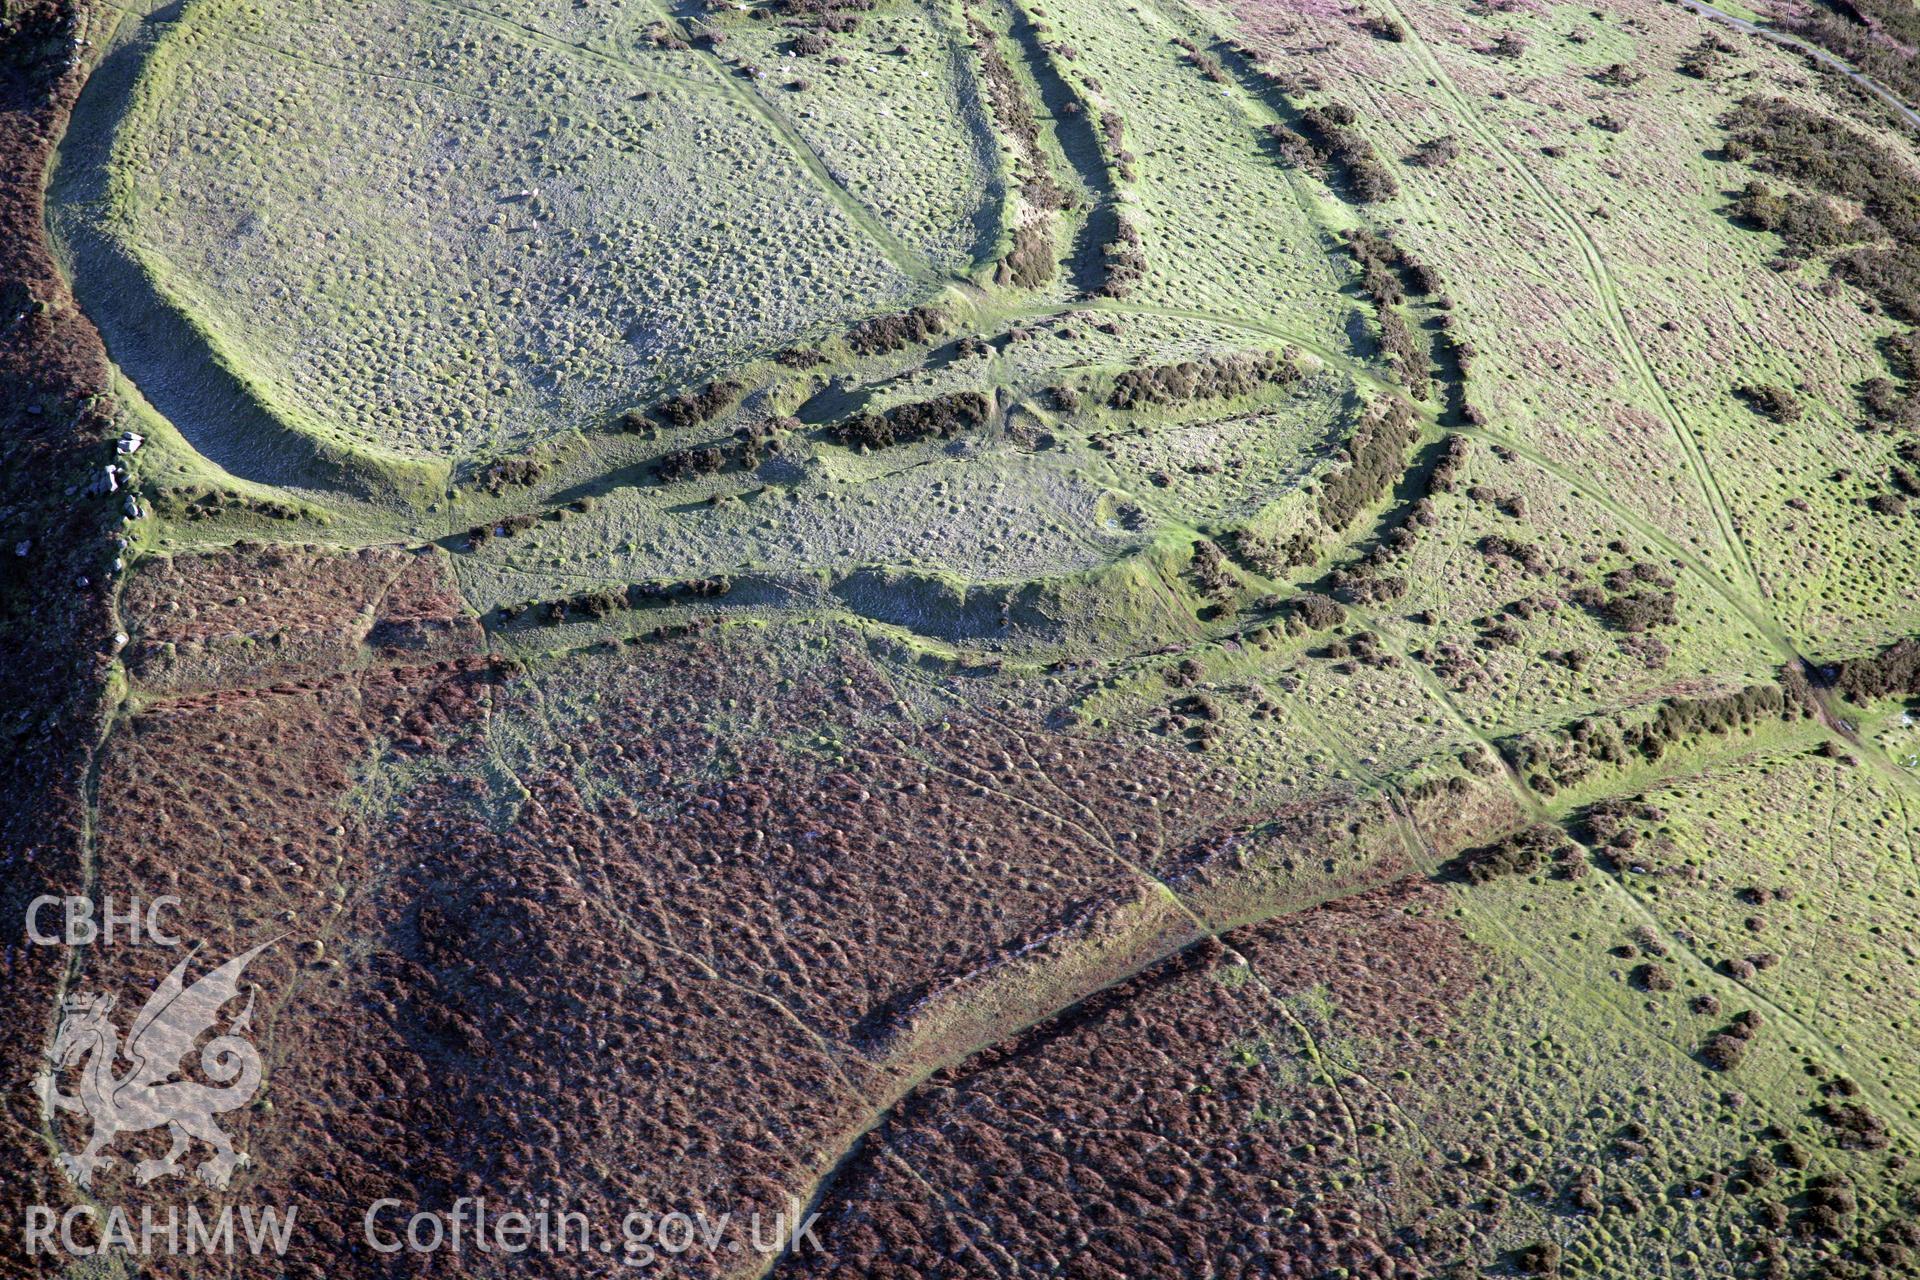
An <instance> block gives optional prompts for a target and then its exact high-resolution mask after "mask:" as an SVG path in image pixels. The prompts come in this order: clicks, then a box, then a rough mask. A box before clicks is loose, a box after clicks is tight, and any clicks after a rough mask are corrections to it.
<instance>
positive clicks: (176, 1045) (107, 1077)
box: [34, 939, 278, 1187]
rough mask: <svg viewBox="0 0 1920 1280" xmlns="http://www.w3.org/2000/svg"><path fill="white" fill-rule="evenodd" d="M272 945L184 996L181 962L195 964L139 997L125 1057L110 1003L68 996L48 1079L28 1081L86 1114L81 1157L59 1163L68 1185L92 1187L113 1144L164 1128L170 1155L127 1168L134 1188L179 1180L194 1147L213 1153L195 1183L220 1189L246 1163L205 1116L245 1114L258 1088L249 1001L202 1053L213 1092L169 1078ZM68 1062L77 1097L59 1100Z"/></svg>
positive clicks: (49, 1098)
mask: <svg viewBox="0 0 1920 1280" xmlns="http://www.w3.org/2000/svg"><path fill="white" fill-rule="evenodd" d="M275 941H278V939H273V940H269V941H267V942H263V943H261V944H260V945H259V946H257V947H255V948H254V949H253V950H251V951H249V952H246V953H245V954H244V955H238V956H235V957H234V958H233V959H231V960H229V961H227V962H226V963H225V964H223V965H221V966H220V967H219V968H218V969H215V970H213V971H212V972H211V973H208V974H206V975H205V976H203V977H202V978H200V980H199V981H197V982H195V983H194V984H193V985H192V986H190V987H189V986H187V985H186V971H187V961H188V960H191V959H192V958H193V957H192V956H191V955H189V956H188V957H187V958H186V959H185V960H182V961H181V962H180V963H179V964H178V965H175V966H174V969H173V972H172V973H170V974H168V975H167V977H166V980H165V981H164V982H162V983H161V984H160V986H159V987H158V988H157V989H156V990H155V991H154V993H153V994H152V995H151V996H149V997H148V998H147V1003H146V1004H145V1005H144V1006H143V1007H142V1008H141V1010H140V1014H139V1016H138V1017H136V1018H135V1019H134V1020H133V1027H132V1029H131V1030H130V1031H129V1032H128V1033H127V1042H126V1045H125V1046H124V1048H123V1047H122V1046H121V1044H120V1037H119V1035H118V1033H117V1031H116V1029H115V1027H114V1025H113V1023H112V1021H110V1020H109V1018H108V1016H107V1015H108V1014H110V1013H111V1012H112V1011H113V1004H114V998H113V997H112V996H110V995H80V996H70V997H68V999H67V1000H66V1001H65V1003H64V1004H63V1006H62V1012H63V1016H62V1018H61V1021H60V1029H59V1031H58V1032H57V1033H56V1034H55V1036H54V1038H53V1047H52V1048H51V1049H49V1050H48V1051H47V1059H48V1062H49V1064H50V1070H46V1071H42V1072H41V1073H40V1075H39V1076H37V1077H36V1078H35V1080H34V1084H35V1087H36V1089H37V1090H38V1092H39V1094H40V1097H41V1100H42V1102H43V1103H44V1104H46V1105H48V1106H51V1107H57V1108H59V1109H60V1110H62V1111H68V1112H81V1113H84V1114H85V1115H86V1116H88V1117H89V1118H90V1119H91V1120H92V1121H93V1133H92V1135H91V1136H90V1137H89V1138H88V1140H87V1145H86V1149H85V1150H83V1151H81V1152H80V1154H78V1155H73V1154H71V1153H62V1154H61V1156H60V1167H61V1168H62V1169H63V1170H64V1171H65V1172H66V1175H67V1177H68V1178H70V1179H71V1180H73V1181H74V1182H76V1183H78V1184H79V1185H80V1186H83V1187H89V1186H92V1185H93V1174H94V1171H95V1170H96V1169H100V1168H102V1167H104V1166H106V1165H109V1164H112V1163H113V1157H111V1156H108V1155H104V1154H102V1153H103V1152H104V1151H105V1150H106V1149H107V1148H108V1147H109V1146H111V1145H112V1144H113V1141H114V1139H115V1138H117V1137H119V1136H120V1135H121V1134H123V1133H139V1132H142V1131H144V1130H147V1129H157V1128H159V1127H160V1126H162V1125H165V1126H166V1128H167V1132H168V1134H169V1135H170V1136H171V1137H172V1139H173V1146H172V1149H171V1150H169V1151H168V1152H167V1154H166V1155H164V1156H161V1157H160V1158H158V1159H155V1160H143V1161H141V1162H140V1163H139V1164H138V1165H137V1166H135V1169H134V1177H135V1178H136V1179H137V1180H138V1181H139V1182H141V1183H142V1184H145V1183H148V1182H152V1181H153V1180H154V1179H156V1178H164V1177H166V1176H167V1175H169V1174H175V1173H181V1172H183V1170H182V1168H181V1165H180V1157H182V1156H183V1155H185V1154H186V1153H187V1150H188V1148H189V1147H190V1146H191V1145H192V1144H193V1141H194V1140H195V1139H198V1140H199V1141H200V1142H203V1143H205V1144H206V1145H207V1146H209V1147H211V1148H213V1154H212V1155H211V1156H210V1157H208V1158H207V1159H206V1160H203V1161H202V1162H201V1163H200V1164H199V1165H198V1166H197V1167H196V1168H195V1169H194V1170H193V1176H194V1177H196V1178H198V1179H199V1180H200V1181H202V1182H204V1183H206V1184H208V1185H209V1186H214V1187H225V1186H226V1185H227V1182H228V1180H229V1179H230V1178H232V1177H233V1171H234V1170H235V1169H237V1168H239V1167H240V1166H241V1165H243V1164H245V1163H246V1161H247V1157H246V1155H245V1153H243V1152H238V1151H235V1150H234V1149H233V1142H232V1140H231V1139H230V1138H228V1137H227V1135H226V1134H225V1133H224V1132H222V1131H221V1130H220V1128H219V1127H218V1126H217V1125H215V1124H214V1123H213V1117H214V1116H216V1115H219V1114H220V1113H221V1112H224V1111H232V1110H234V1109H235V1108H236V1107H242V1106H245V1105H246V1103H247V1100H248V1099H249V1098H251V1097H253V1094H254V1090H256V1089H258V1088H259V1087H260V1051H259V1050H257V1049H255V1048H254V1047H253V1045H252V1043H251V1042H250V1041H248V1040H247V1039H246V1038H245V1036H244V1035H243V1034H242V1033H244V1032H245V1031H246V1030H247V1029H248V1027H249V1025H250V1023H251V1021H252V1018H253V996H252V995H251V994H249V995H248V997H247V1005H246V1008H245V1009H243V1010H241V1012H240V1016H239V1017H238V1018H235V1019H234V1020H233V1022H232V1024H231V1025H229V1026H228V1027H227V1029H226V1031H225V1032H224V1033H223V1034H221V1035H218V1036H215V1037H214V1038H213V1039H211V1040H209V1041H207V1043H206V1045H205V1047H204V1048H202V1049H201V1050H200V1069H201V1070H202V1071H203V1072H204V1073H205V1074H206V1076H207V1078H208V1079H209V1080H212V1081H214V1082H215V1083H214V1084H211V1085H207V1084H200V1083H198V1082H197V1081H192V1080H176V1079H174V1078H173V1077H175V1076H177V1075H179V1074H180V1073H181V1071H182V1069H183V1066H184V1064H185V1062H186V1058H187V1054H188V1053H189V1052H191V1051H192V1049H193V1046H194V1042H195V1041H196V1040H198V1039H199V1038H200V1036H201V1034H202V1033H204V1032H206V1031H208V1030H211V1029H212V1027H213V1025H214V1023H215V1022H216V1021H217V1020H218V1019H219V1016H220V1010H221V1009H222V1008H223V1007H224V1006H225V1005H226V1004H227V1002H228V1001H230V1000H232V999H234V998H235V997H236V996H238V995H239V994H240V974H241V973H242V972H243V971H244V970H245V969H246V967H247V965H248V963H249V962H251V961H252V960H253V958H254V957H255V956H257V955H259V954H260V953H261V952H262V951H265V950H266V949H267V948H268V947H270V946H272V945H273V943H274V942H275ZM123 1057H124V1059H125V1060H126V1061H127V1062H128V1063H130V1064H131V1065H130V1066H129V1067H128V1068H127V1069H126V1071H125V1072H124V1073H121V1074H118V1075H116V1074H115V1066H116V1064H117V1063H118V1062H119V1061H120V1059H122V1058H123ZM76 1063H80V1064H83V1065H82V1066H81V1068H80V1091H79V1093H78V1094H77V1095H69V1094H64V1093H61V1092H60V1089H59V1086H58V1085H57V1084H56V1083H55V1076H56V1075H57V1074H58V1073H59V1072H61V1071H64V1070H66V1069H67V1068H69V1067H72V1066H74V1065H75V1064H76Z"/></svg>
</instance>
